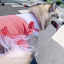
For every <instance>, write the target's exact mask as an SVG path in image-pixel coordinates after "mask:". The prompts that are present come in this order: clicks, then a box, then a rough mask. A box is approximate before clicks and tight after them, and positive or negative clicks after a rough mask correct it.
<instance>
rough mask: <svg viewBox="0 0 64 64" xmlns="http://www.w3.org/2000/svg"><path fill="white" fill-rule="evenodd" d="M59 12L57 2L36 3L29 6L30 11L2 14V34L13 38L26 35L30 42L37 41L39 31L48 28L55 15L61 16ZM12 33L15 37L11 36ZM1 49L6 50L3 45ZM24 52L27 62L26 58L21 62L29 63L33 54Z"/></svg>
mask: <svg viewBox="0 0 64 64" xmlns="http://www.w3.org/2000/svg"><path fill="white" fill-rule="evenodd" d="M58 14H59V13H58V9H57V8H56V4H55V3H52V4H51V5H49V4H39V5H34V6H32V7H30V8H29V13H25V14H16V15H11V16H10V15H8V16H2V17H0V30H1V34H4V35H5V36H8V37H10V38H12V39H13V38H15V35H26V36H27V37H28V38H29V40H28V41H29V42H31V40H33V41H35V39H37V38H38V34H39V31H41V30H44V29H46V27H47V26H48V25H49V23H50V21H53V20H52V18H53V17H56V18H58V17H59V16H58ZM11 35H12V36H13V37H11ZM20 41H21V40H20ZM20 41H19V42H18V44H21V42H22V41H21V42H20ZM22 43H23V42H22ZM25 43H26V41H24V44H25ZM0 46H1V45H0ZM1 50H4V48H3V47H1ZM12 54H14V53H12ZM23 54H24V55H25V56H22V59H23V58H24V59H25V57H27V59H26V62H27V63H26V62H24V61H25V60H21V61H22V62H21V64H22V63H23V64H29V63H30V58H32V57H31V55H32V54H31V53H29V54H28V52H27V54H26V52H25V53H23ZM9 55H11V53H9ZM26 55H27V56H26ZM5 57H6V56H5ZM18 58H19V57H18ZM13 63H14V62H13ZM13 63H12V64H13Z"/></svg>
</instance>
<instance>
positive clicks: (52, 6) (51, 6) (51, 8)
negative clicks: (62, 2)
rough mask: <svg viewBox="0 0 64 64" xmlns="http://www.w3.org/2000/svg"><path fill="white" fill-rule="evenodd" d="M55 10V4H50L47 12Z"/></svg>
mask: <svg viewBox="0 0 64 64" xmlns="http://www.w3.org/2000/svg"><path fill="white" fill-rule="evenodd" d="M55 9H56V4H55V3H52V4H51V5H50V7H49V12H52V11H54V10H55Z"/></svg>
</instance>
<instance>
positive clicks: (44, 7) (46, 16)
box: [29, 4, 57, 29]
mask: <svg viewBox="0 0 64 64" xmlns="http://www.w3.org/2000/svg"><path fill="white" fill-rule="evenodd" d="M51 6H52V5H48V4H41V5H37V6H34V7H31V8H30V9H29V11H30V13H33V14H34V15H35V17H36V18H37V20H38V22H39V25H42V26H41V29H45V28H46V27H47V24H48V22H49V21H50V20H51V16H52V15H53V14H56V13H57V10H54V11H53V12H49V10H50V9H51V8H52V7H51Z"/></svg>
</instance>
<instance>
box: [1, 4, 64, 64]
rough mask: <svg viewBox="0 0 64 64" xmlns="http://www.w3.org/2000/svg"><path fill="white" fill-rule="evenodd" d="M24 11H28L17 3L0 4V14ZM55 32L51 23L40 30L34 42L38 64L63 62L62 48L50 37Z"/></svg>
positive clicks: (63, 63)
mask: <svg viewBox="0 0 64 64" xmlns="http://www.w3.org/2000/svg"><path fill="white" fill-rule="evenodd" d="M60 9H61V8H60ZM25 12H28V10H27V8H24V7H22V6H20V5H18V4H6V5H5V6H1V5H0V16H3V15H12V14H20V13H25ZM55 33H56V30H55V29H54V28H53V26H52V25H49V26H48V27H47V29H46V30H43V31H41V32H40V34H39V39H38V41H37V42H36V43H34V46H35V51H36V60H37V62H38V64H64V48H63V47H62V46H61V45H60V44H58V42H55V41H54V40H53V39H52V36H53V35H54V34H55Z"/></svg>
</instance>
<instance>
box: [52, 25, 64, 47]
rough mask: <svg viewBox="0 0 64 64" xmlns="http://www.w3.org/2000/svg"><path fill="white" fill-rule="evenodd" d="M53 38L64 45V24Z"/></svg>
mask: <svg viewBox="0 0 64 64" xmlns="http://www.w3.org/2000/svg"><path fill="white" fill-rule="evenodd" d="M52 39H53V40H54V41H56V42H57V43H58V44H60V45H61V46H62V47H64V25H63V26H62V27H60V29H59V30H58V31H57V32H56V33H55V34H54V35H53V37H52Z"/></svg>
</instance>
